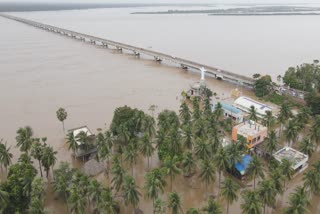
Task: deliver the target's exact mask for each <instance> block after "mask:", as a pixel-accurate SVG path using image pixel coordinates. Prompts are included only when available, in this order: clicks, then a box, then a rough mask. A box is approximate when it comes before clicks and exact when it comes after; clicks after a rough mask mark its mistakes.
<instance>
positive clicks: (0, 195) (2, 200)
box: [0, 186, 10, 214]
mask: <svg viewBox="0 0 320 214" xmlns="http://www.w3.org/2000/svg"><path fill="white" fill-rule="evenodd" d="M9 197H10V195H9V193H8V192H6V191H4V190H2V189H1V186H0V205H1V206H0V213H1V214H2V213H4V210H5V209H6V208H7V206H8V204H9V203H10V198H9Z"/></svg>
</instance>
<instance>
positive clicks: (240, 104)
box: [233, 96, 275, 118]
mask: <svg viewBox="0 0 320 214" xmlns="http://www.w3.org/2000/svg"><path fill="white" fill-rule="evenodd" d="M233 106H234V107H236V108H238V109H240V110H242V111H244V112H247V113H249V112H250V109H251V106H253V107H254V108H255V110H256V112H257V116H258V117H260V118H263V117H264V116H265V115H266V111H271V112H273V111H274V109H273V108H272V107H270V106H268V105H266V104H263V103H260V102H258V101H256V100H253V99H251V98H249V97H245V96H241V97H239V98H238V99H236V100H235V101H234V103H233ZM274 115H275V114H274Z"/></svg>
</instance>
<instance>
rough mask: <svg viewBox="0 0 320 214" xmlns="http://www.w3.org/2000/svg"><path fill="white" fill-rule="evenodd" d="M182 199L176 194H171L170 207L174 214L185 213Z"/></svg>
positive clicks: (169, 196)
mask: <svg viewBox="0 0 320 214" xmlns="http://www.w3.org/2000/svg"><path fill="white" fill-rule="evenodd" d="M181 203H182V202H181V197H180V196H179V194H178V193H176V192H170V193H169V195H168V207H169V208H170V209H171V213H172V214H179V213H183V210H182V204H181Z"/></svg>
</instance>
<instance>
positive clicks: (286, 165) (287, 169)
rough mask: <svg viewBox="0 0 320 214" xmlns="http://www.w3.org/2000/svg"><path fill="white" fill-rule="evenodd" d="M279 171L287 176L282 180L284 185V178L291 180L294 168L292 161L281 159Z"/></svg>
mask: <svg viewBox="0 0 320 214" xmlns="http://www.w3.org/2000/svg"><path fill="white" fill-rule="evenodd" d="M280 172H281V174H282V175H283V176H285V177H286V178H287V179H284V180H283V186H284V187H286V180H291V178H292V176H293V173H294V170H293V169H292V163H291V162H290V161H289V160H287V159H283V160H282V162H281V165H280Z"/></svg>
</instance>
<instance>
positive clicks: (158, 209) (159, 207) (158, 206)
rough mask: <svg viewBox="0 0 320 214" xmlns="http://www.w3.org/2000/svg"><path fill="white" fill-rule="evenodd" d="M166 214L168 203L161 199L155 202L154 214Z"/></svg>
mask: <svg viewBox="0 0 320 214" xmlns="http://www.w3.org/2000/svg"><path fill="white" fill-rule="evenodd" d="M165 213H166V203H165V202H164V201H162V200H161V199H160V198H158V199H157V200H155V202H154V208H153V214H165Z"/></svg>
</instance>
